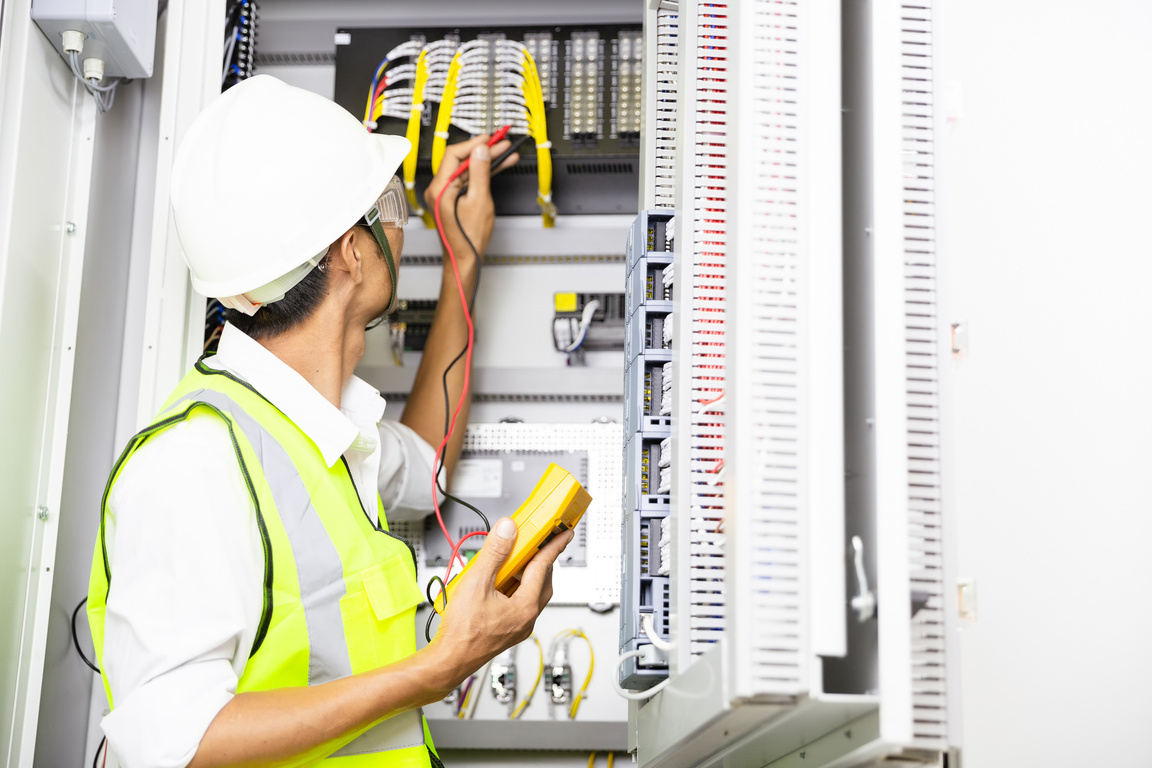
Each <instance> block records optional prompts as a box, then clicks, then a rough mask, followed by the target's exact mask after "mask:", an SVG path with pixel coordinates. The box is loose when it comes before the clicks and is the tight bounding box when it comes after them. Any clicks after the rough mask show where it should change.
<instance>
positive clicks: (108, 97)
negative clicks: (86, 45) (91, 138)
mask: <svg viewBox="0 0 1152 768" xmlns="http://www.w3.org/2000/svg"><path fill="white" fill-rule="evenodd" d="M68 64H69V66H71V68H72V74H73V75H75V76H76V79H77V80H79V81H80V83H81V84H82V85H83V86H84V88H85V89H87V91H88V93H90V94H92V98H93V99H95V101H96V111H97V112H99V113H100V114H104V113H105V112H107V111H108V110H110V109H112V103H113V102H114V101H116V88H117V87H118V86H119V85H120V83H123V82H127V80H126V79H125V78H123V77H118V78H116V79H115V80H113V81H112V82H110V83H109V84H108V85H100V79H99V78H95V77H89V78H87V79H85V77H84V73H83V72H81V71H80V54H79V53H77V52H76V51H69V52H68Z"/></svg>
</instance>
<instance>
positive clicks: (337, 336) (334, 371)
mask: <svg viewBox="0 0 1152 768" xmlns="http://www.w3.org/2000/svg"><path fill="white" fill-rule="evenodd" d="M324 309H325V308H323V307H322V308H321V311H320V312H318V313H316V314H315V315H313V316H312V317H310V318H309V319H308V320H307V321H306V322H305V323H303V324H302V325H300V326H299V327H297V328H294V329H292V330H291V331H289V332H287V333H282V334H280V335H279V336H274V337H272V338H268V339H260V340H259V342H260V344H261V345H262V346H263V347H264V348H265V349H267V350H268V351H269V352H271V353H272V354H274V355H276V357H278V358H280V359H281V360H283V361H284V363H286V364H287V365H288V366H289V367H290V368H292V370H294V371H296V372H297V373H299V374H300V375H301V376H303V377H304V379H305V380H306V381H307V382H308V383H309V384H311V385H312V386H313V387H314V388H315V389H316V391H317V392H319V393H320V394H321V395H323V396H324V397H325V399H327V400H328V402H330V403H332V405H334V406H336V407H337V408H339V407H340V395H341V393H342V392H343V391H344V385H345V384H347V383H348V379H350V378H351V377H352V372H353V371H354V370H355V369H356V365H357V364H358V363H359V362H360V358H362V357H363V356H364V344H365V338H364V328H363V327H356V326H355V325H351V326H350V325H349V324H348V323H347V322H346V319H345V318H344V317H340V316H336V317H330V316H327V315H331V314H332V312H331V311H329V312H325V311H324Z"/></svg>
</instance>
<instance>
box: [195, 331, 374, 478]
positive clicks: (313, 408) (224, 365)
mask: <svg viewBox="0 0 1152 768" xmlns="http://www.w3.org/2000/svg"><path fill="white" fill-rule="evenodd" d="M207 362H208V364H209V365H210V366H211V367H212V368H215V369H217V370H224V371H228V372H229V373H232V374H235V375H236V376H239V377H240V378H241V379H243V380H244V381H246V382H248V383H249V384H251V385H252V386H253V387H254V388H255V389H256V391H257V392H259V393H260V394H261V395H263V396H264V397H265V398H266V399H267V400H268V402H270V403H272V405H274V406H276V407H277V408H278V409H280V412H281V413H283V414H284V415H285V416H287V417H288V419H289V420H291V421H292V423H294V424H295V425H296V426H297V427H299V428H300V430H301V431H302V432H303V433H304V434H305V435H307V436H308V438H309V439H310V440H312V442H313V443H315V444H316V447H317V448H318V449H320V454H321V455H322V456H323V457H324V461H325V463H326V464H327V465H328V466H329V467H331V466H332V465H333V464H335V463H336V462H337V461H338V460H339V459H340V457H341V456H342V455H343V454H344V453H345V452H346V451H347V450H348V449H349V448H351V447H352V445H353V443H355V442H356V441H357V438H359V437H360V435H361V432H362V431H367V429H368V428H369V427H370V426H372V425H376V424H378V423H379V421H380V419H381V417H382V416H383V415H384V405H385V403H384V398H382V397H380V393H379V392H378V391H377V390H376V388H375V387H373V386H372V385H371V384H368V383H367V382H366V381H364V380H363V379H360V378H358V377H356V376H352V377H351V378H349V379H348V381H347V383H346V384H345V385H344V389H343V390H342V391H341V393H340V408H337V407H336V406H334V405H332V403H330V402H329V401H328V399H327V398H326V397H324V396H323V395H322V394H320V392H318V391H317V390H316V388H315V387H313V386H312V385H311V384H309V383H308V380H307V379H305V378H304V377H303V376H301V375H300V374H299V373H297V372H296V371H295V370H293V369H292V367H291V366H289V365H288V364H287V363H285V362H284V361H283V360H281V359H280V358H278V357H277V356H276V355H274V354H273V353H272V352H270V351H269V350H268V349H266V348H265V347H264V346H263V345H261V344H260V343H259V342H258V341H256V340H255V339H253V338H252V337H251V336H249V335H248V334H246V333H244V332H243V331H241V330H240V329H239V328H237V327H236V326H234V325H232V324H231V323H225V324H224V331H223V333H222V334H221V335H220V346H219V348H218V351H217V353H216V354H215V355H214V356H212V357H210V358H208V360H207ZM373 431H375V430H373Z"/></svg>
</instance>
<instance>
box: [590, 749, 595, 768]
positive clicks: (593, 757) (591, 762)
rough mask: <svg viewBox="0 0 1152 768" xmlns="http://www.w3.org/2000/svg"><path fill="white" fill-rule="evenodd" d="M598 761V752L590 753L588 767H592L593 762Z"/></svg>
mask: <svg viewBox="0 0 1152 768" xmlns="http://www.w3.org/2000/svg"><path fill="white" fill-rule="evenodd" d="M595 762H596V753H595V752H593V753H592V754H590V755H588V768H592V764H593V763H595Z"/></svg>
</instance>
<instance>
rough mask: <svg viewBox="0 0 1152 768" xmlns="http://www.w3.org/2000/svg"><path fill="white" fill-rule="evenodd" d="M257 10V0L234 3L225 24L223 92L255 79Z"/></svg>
mask: <svg viewBox="0 0 1152 768" xmlns="http://www.w3.org/2000/svg"><path fill="white" fill-rule="evenodd" d="M257 11H258V8H257V6H256V2H255V0H232V1H231V2H229V4H228V11H227V13H226V14H225V21H224V68H223V72H221V74H220V90H222V91H226V90H228V89H229V88H231V87H232V86H234V85H236V83H238V82H240V81H241V80H246V79H248V78H249V77H251V76H252V73H253V71H254V69H255V57H256V25H257V23H258V18H257Z"/></svg>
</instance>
